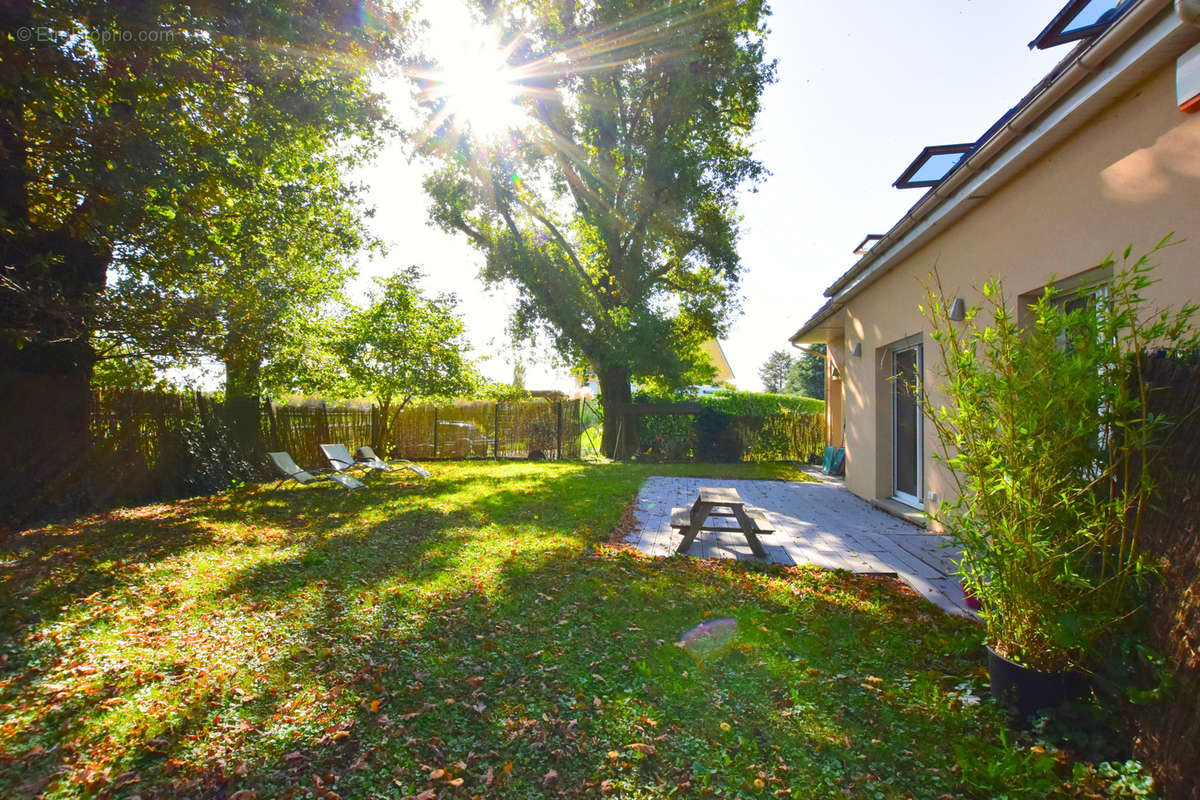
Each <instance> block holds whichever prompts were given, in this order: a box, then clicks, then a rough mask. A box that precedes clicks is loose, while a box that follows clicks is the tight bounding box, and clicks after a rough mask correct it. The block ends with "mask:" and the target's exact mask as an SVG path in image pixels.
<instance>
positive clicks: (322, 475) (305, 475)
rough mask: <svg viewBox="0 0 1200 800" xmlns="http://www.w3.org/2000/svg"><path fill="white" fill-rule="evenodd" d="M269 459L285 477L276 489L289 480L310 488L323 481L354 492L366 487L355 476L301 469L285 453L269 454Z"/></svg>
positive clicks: (279, 481)
mask: <svg viewBox="0 0 1200 800" xmlns="http://www.w3.org/2000/svg"><path fill="white" fill-rule="evenodd" d="M267 457H268V458H270V459H271V463H272V464H274V465H275V469H277V470H279V473H280V475H282V476H283V477H281V478H280V479H279V480H278V481H276V483H275V487H274V488H276V489H278V488H279V487H280V486H282V485H283V483H284V481H288V480H293V481H295V482H296V483H298V484H300V485H301V486H308V485H310V484H313V483H321V482H323V481H333V482H334V483H337V484H338V485H340V486H342V487H343V488H344V489H345V490H346V491H353V490H354V489H361V488H363V487H364V486H366V484H365V483H363V482H362V481H360V480H359V479H358V478H355V477H354V476H353V475H347V474H345V473H344V472H337V471H332V470H317V469H314V470H306V469H301V468H300V465H299V464H297V463H296V461H295V460H294V459H293V458H292V456H291V454H290V453H287V452H284V451H280V452H277V453H267Z"/></svg>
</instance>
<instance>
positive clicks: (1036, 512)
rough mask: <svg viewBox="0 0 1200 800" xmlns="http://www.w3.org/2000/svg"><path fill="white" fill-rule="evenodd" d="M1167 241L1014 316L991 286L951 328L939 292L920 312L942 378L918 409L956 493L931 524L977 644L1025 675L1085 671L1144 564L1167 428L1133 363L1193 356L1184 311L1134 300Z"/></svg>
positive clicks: (1126, 604)
mask: <svg viewBox="0 0 1200 800" xmlns="http://www.w3.org/2000/svg"><path fill="white" fill-rule="evenodd" d="M1169 240H1170V237H1167V239H1164V240H1163V241H1162V242H1160V243H1159V244H1158V245H1157V246H1156V247H1155V248H1154V249H1153V250H1152V251H1151V252H1150V253H1148V254H1146V255H1144V256H1142V257H1141V258H1138V259H1137V260H1136V261H1131V259H1130V250H1128V249H1127V250H1126V251H1125V253H1124V255H1123V258H1122V261H1121V262H1120V263H1119V264H1118V263H1117V262H1115V261H1114V259H1113V258H1112V257H1111V256H1110V257H1109V258H1108V259H1107V260H1106V262H1105V266H1106V267H1108V268H1110V269H1112V271H1113V272H1114V277H1113V279H1112V281H1111V282H1110V283H1107V284H1106V285H1105V286H1104V287H1103V288H1102V289H1101V290H1100V291H1098V292H1096V291H1093V293H1091V294H1084V293H1079V294H1072V295H1066V294H1064V293H1059V292H1056V291H1055V290H1054V289H1047V290H1046V291H1045V292H1044V293H1043V294H1042V295H1041V296H1040V297H1039V298H1038V299H1037V300H1036V301H1035V302H1033V303H1032V304H1031V305H1029V307H1028V309H1027V314H1025V315H1022V317H1023V318H1022V319H1019V318H1018V315H1017V313H1016V309H1015V308H1014V306H1013V305H1012V300H1011V299H1010V297H1009V296H1008V295H1007V294H1006V293H1005V291H1004V287H1003V286H1002V285H1001V284H1000V283H999V282H998V281H991V282H989V283H987V284H986V285H985V286H984V287H983V289H982V295H983V298H982V303H981V305H979V306H977V307H975V308H973V309H971V310H970V311H968V312H967V315H966V318H965V319H964V320H962V321H954V320H951V318H950V308H949V304H948V303H947V302H946V301H945V299H944V298H943V295H942V292H941V290H940V286H938V287H936V289H935V290H934V291H931V292H930V293H929V296H928V301H927V305H925V306H923V307H922V312H923V313H924V314H925V316H926V317H927V319H928V320H929V322H930V324H931V327H932V334H931V338H932V340H933V342H934V345H935V351H936V353H937V354H938V355H939V356H940V370H939V371H940V372H941V377H942V378H943V379H944V382H943V383H942V384H941V385H940V386H939V387H937V388H935V389H933V390H932V392H922V393H921V397H922V403H923V407H924V412H925V414H926V416H927V418H928V419H929V420H930V422H931V424H932V425H933V428H934V430H935V431H936V433H937V435H938V438H939V439H940V442H941V446H942V451H941V453H940V454H939V456H938V457H939V460H941V461H942V462H943V463H944V464H945V465H946V466H947V467H948V468H949V471H950V473H951V474H952V475H953V478H954V481H955V482H956V488H957V492H956V494H957V498H956V499H954V500H952V501H950V502H948V503H944V504H943V506H942V507H941V508H940V509H939V510H938V511H937V512H936V514H935V517H936V519H937V520H938V521H939V522H940V524H942V525H943V526H944V527H945V528H946V530H947V531H948V532H950V533H951V534H952V535H953V536H954V537H956V539H957V540H958V542H959V544H960V545H961V547H962V549H963V552H964V556H963V559H962V561H961V563H960V565H959V569H960V575H961V577H962V580H963V585H964V588H965V589H966V590H967V591H969V592H971V593H972V594H973V595H974V596H975V597H976V598H978V599H979V600H980V602H981V605H982V608H981V611H980V613H981V615H982V617H983V619H984V621H985V623H986V625H987V636H988V644H989V645H990V646H991V647H992V649H993V650H995V651H996V652H997V653H998V654H1000V655H1002V656H1005V657H1007V658H1010V659H1012V660H1014V661H1017V662H1019V663H1023V664H1026V665H1028V666H1031V667H1034V668H1036V669H1041V670H1062V669H1071V668H1081V667H1083V666H1084V665H1085V664H1086V662H1087V660H1088V656H1089V655H1090V654H1093V653H1094V652H1095V648H1096V647H1097V646H1098V644H1099V643H1100V642H1102V641H1103V639H1104V637H1105V635H1106V634H1108V633H1110V632H1112V631H1113V630H1114V629H1116V628H1117V627H1118V626H1120V625H1121V624H1122V623H1123V622H1124V621H1126V620H1128V619H1129V618H1130V617H1131V616H1132V615H1133V614H1135V613H1136V611H1137V609H1138V607H1139V604H1140V596H1141V590H1142V589H1143V588H1144V585H1145V579H1146V578H1148V577H1149V576H1150V575H1151V574H1152V573H1153V571H1154V568H1155V565H1154V564H1153V563H1151V561H1150V560H1149V559H1148V558H1147V557H1146V556H1145V555H1144V554H1143V553H1142V552H1141V550H1140V549H1139V547H1138V537H1139V533H1140V530H1141V524H1142V518H1143V512H1144V511H1145V510H1146V508H1147V506H1148V504H1149V503H1150V502H1151V500H1152V498H1153V496H1154V481H1153V479H1152V477H1151V468H1152V466H1153V464H1154V460H1155V457H1156V455H1157V454H1158V453H1159V452H1161V451H1162V448H1163V447H1165V446H1166V444H1167V442H1168V439H1169V433H1170V428H1171V422H1170V420H1166V419H1163V418H1162V417H1161V416H1155V415H1153V414H1152V413H1150V412H1149V411H1148V410H1147V409H1148V397H1149V393H1150V391H1151V387H1150V386H1149V385H1148V384H1147V382H1146V379H1145V376H1144V374H1143V358H1144V355H1145V354H1146V353H1147V352H1149V351H1150V350H1151V349H1158V348H1166V349H1168V350H1188V349H1191V348H1194V347H1195V346H1196V334H1195V330H1194V329H1193V327H1192V325H1191V324H1190V317H1191V316H1192V314H1193V313H1194V312H1195V310H1196V306H1194V305H1186V306H1184V307H1182V308H1181V309H1180V310H1179V311H1176V312H1170V311H1162V312H1151V311H1150V310H1149V309H1148V308H1147V306H1146V301H1145V299H1144V297H1143V292H1144V291H1145V289H1146V288H1147V287H1148V286H1150V285H1151V284H1152V283H1153V282H1154V281H1153V279H1152V277H1151V275H1152V263H1151V261H1152V257H1153V256H1154V255H1155V254H1156V253H1157V252H1158V251H1159V250H1161V249H1162V248H1163V247H1164V246H1166V245H1167V244H1168V243H1169ZM1072 300H1077V301H1078V302H1069V301H1072ZM1022 322H1024V324H1021V323H1022Z"/></svg>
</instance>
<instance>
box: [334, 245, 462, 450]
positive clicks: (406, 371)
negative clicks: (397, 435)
mask: <svg viewBox="0 0 1200 800" xmlns="http://www.w3.org/2000/svg"><path fill="white" fill-rule="evenodd" d="M420 278H421V273H420V271H419V270H418V269H417V268H416V267H409V268H407V269H404V270H401V271H400V272H397V273H396V274H395V275H392V276H390V277H387V278H381V279H378V280H377V283H378V288H377V290H376V291H374V292H372V293H371V296H370V297H371V302H370V305H368V306H367V307H366V308H362V309H355V310H353V311H351V312H350V314H349V315H348V316H347V318H346V320H345V321H344V322H343V324H342V331H341V335H340V336H338V337H337V339H336V340H335V341H334V344H333V350H334V353H335V355H336V356H337V360H338V362H339V363H340V365H341V369H342V371H343V377H342V389H341V393H343V394H347V395H349V394H366V395H370V396H371V397H372V398H373V399H374V400H375V402H376V403H378V404H379V411H380V417H381V424H380V426H379V430H378V431H377V433H376V435H377V437H378V440H377V441H376V442H375V443H374V444H375V445H376V446H384V445H385V443H386V442H387V441H388V438H389V436H388V434H389V433H390V431H391V427H392V424H393V423H394V421H395V419H396V417H397V416H398V415H399V413H400V412H401V411H403V410H404V407H405V406H407V405H408V403H409V401H410V400H412V399H413V398H414V397H430V396H453V395H456V394H462V393H465V392H470V391H472V390H473V389H474V387H475V386H476V385H477V384H478V379H477V378H476V375H475V370H474V368H473V367H472V365H471V364H470V362H469V361H467V360H466V359H465V358H463V353H464V352H466V350H467V347H468V345H467V341H466V337H465V334H464V332H463V324H462V320H460V319H459V318H458V317H457V316H455V314H454V309H455V306H456V304H457V302H458V301H457V299H456V298H455V297H454V296H453V295H447V294H441V295H438V296H436V297H434V298H427V297H425V296H423V295H422V293H421V290H420V288H419V287H418V286H417V282H418V281H419V280H420Z"/></svg>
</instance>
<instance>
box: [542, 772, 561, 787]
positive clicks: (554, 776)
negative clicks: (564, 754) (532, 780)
mask: <svg viewBox="0 0 1200 800" xmlns="http://www.w3.org/2000/svg"><path fill="white" fill-rule="evenodd" d="M557 780H558V772H557V771H556V770H550V771H549V772H547V773H546V774H545V775H543V776H542V785H543V786H549V785H550V784H552V783H554V782H555V781H557Z"/></svg>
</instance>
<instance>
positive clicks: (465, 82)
mask: <svg viewBox="0 0 1200 800" xmlns="http://www.w3.org/2000/svg"><path fill="white" fill-rule="evenodd" d="M456 17H457V18H456ZM428 46H429V49H430V54H431V55H432V56H433V58H434V59H435V60H436V64H435V65H434V66H433V67H432V68H431V69H428V70H426V71H425V72H424V74H423V75H422V77H423V78H424V79H425V83H426V88H425V89H424V91H423V95H424V99H425V100H426V101H427V102H431V103H434V104H440V105H441V109H440V112H439V114H438V117H439V118H440V120H446V121H450V122H451V123H452V124H453V125H454V126H455V127H456V128H458V129H459V130H460V131H461V132H463V133H466V132H468V131H469V132H470V134H471V135H472V136H473V137H475V138H479V139H493V138H496V137H498V136H501V135H503V134H504V133H505V132H507V131H509V130H511V129H513V128H516V127H518V126H519V125H520V124H521V120H522V109H521V106H520V103H519V100H520V98H521V96H522V88H521V85H520V83H519V81H518V75H517V71H516V69H515V68H513V67H512V66H511V65H510V64H509V63H508V57H509V55H510V54H511V52H510V51H511V47H509V48H505V47H503V46H501V44H500V35H499V33H498V32H497V31H494V30H491V29H489V28H487V27H484V26H481V25H479V24H477V23H475V22H474V20H471V19H470V18H469V17H466V16H465V15H463V16H461V17H460V16H459V15H454V16H449V15H447V16H445V17H444V18H443V19H437V20H434V24H433V26H432V27H431V29H430V34H429V41H428ZM440 120H439V121H440Z"/></svg>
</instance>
